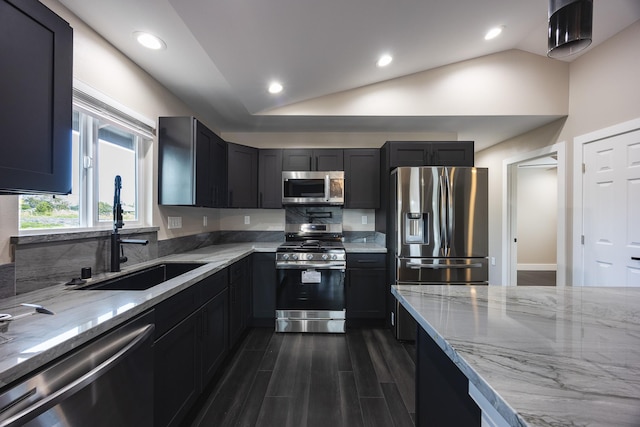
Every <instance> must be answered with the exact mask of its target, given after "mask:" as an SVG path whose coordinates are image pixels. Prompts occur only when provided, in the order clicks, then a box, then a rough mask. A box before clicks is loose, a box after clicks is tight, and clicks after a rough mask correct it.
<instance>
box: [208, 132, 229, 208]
mask: <svg viewBox="0 0 640 427" xmlns="http://www.w3.org/2000/svg"><path fill="white" fill-rule="evenodd" d="M212 134H213V138H212V141H213V144H212V145H211V161H210V163H209V165H208V167H209V168H210V169H211V179H212V186H213V205H212V207H214V208H224V207H226V206H227V143H226V142H225V141H224V140H223V139H222V138H220V137H219V136H218V135H216V134H215V133H213V132H212Z"/></svg>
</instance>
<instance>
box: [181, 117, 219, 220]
mask: <svg viewBox="0 0 640 427" xmlns="http://www.w3.org/2000/svg"><path fill="white" fill-rule="evenodd" d="M195 137H196V141H195V162H196V165H195V168H196V170H195V179H196V182H195V191H196V201H195V205H196V206H207V207H210V206H214V192H215V189H214V187H213V179H214V178H213V170H212V169H213V168H212V167H211V163H210V162H211V161H212V159H213V145H214V144H215V134H214V133H213V132H211V131H210V130H209V129H208V128H207V127H206V126H204V125H203V124H202V123H200V122H198V121H196V135H195ZM185 166H186V165H185ZM188 172H189V171H188V170H185V171H183V173H188Z"/></svg>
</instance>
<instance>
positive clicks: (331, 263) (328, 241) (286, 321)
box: [276, 223, 347, 333]
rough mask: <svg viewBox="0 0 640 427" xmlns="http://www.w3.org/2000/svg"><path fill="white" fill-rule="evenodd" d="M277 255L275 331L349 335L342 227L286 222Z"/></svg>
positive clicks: (345, 263) (337, 225)
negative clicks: (347, 331) (347, 332)
mask: <svg viewBox="0 0 640 427" xmlns="http://www.w3.org/2000/svg"><path fill="white" fill-rule="evenodd" d="M285 239H286V241H285V242H284V243H283V244H282V245H280V247H278V249H277V251H276V271H277V274H278V290H277V299H276V332H323V333H344V332H345V316H346V310H345V290H344V276H345V269H346V265H347V261H346V252H345V250H344V245H343V244H342V224H315V223H307V224H287V225H286V226H285Z"/></svg>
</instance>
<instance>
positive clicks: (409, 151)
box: [376, 141, 474, 247]
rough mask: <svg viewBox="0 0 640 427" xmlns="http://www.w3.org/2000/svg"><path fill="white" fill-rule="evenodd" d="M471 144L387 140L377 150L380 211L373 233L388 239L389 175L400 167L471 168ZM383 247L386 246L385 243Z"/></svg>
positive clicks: (472, 159) (391, 207) (464, 142)
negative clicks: (378, 156) (378, 150)
mask: <svg viewBox="0 0 640 427" xmlns="http://www.w3.org/2000/svg"><path fill="white" fill-rule="evenodd" d="M473 165H474V153H473V141H387V142H386V143H385V144H384V145H383V146H382V148H380V173H381V176H380V208H379V209H377V210H376V231H379V232H382V233H386V234H387V240H388V239H390V238H392V236H391V234H392V233H387V230H391V229H392V228H391V226H390V224H387V222H388V220H389V215H388V212H390V209H393V206H392V205H391V204H392V203H393V202H392V201H391V200H390V199H389V174H390V172H391V170H392V169H394V168H397V167H400V166H469V167H471V166H473ZM387 247H389V244H388V242H387Z"/></svg>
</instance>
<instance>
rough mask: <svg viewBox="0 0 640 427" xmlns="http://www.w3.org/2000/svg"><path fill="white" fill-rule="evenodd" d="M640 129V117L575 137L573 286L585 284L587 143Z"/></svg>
mask: <svg viewBox="0 0 640 427" xmlns="http://www.w3.org/2000/svg"><path fill="white" fill-rule="evenodd" d="M637 130H640V118H637V119H633V120H629V121H627V122H623V123H619V124H617V125H613V126H609V127H606V128H603V129H599V130H596V131H594V132H589V133H586V134H584V135H580V136H577V137H575V138H573V248H572V249H573V269H572V279H573V286H583V285H584V277H583V272H584V243H583V237H582V236H583V231H584V230H583V227H584V206H583V203H582V202H583V197H584V194H583V191H584V185H583V179H584V173H583V164H584V146H585V145H586V144H589V143H592V142H596V141H599V140H601V139H607V138H611V137H614V136H618V135H622V134H625V133H629V132H635V131H637Z"/></svg>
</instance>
